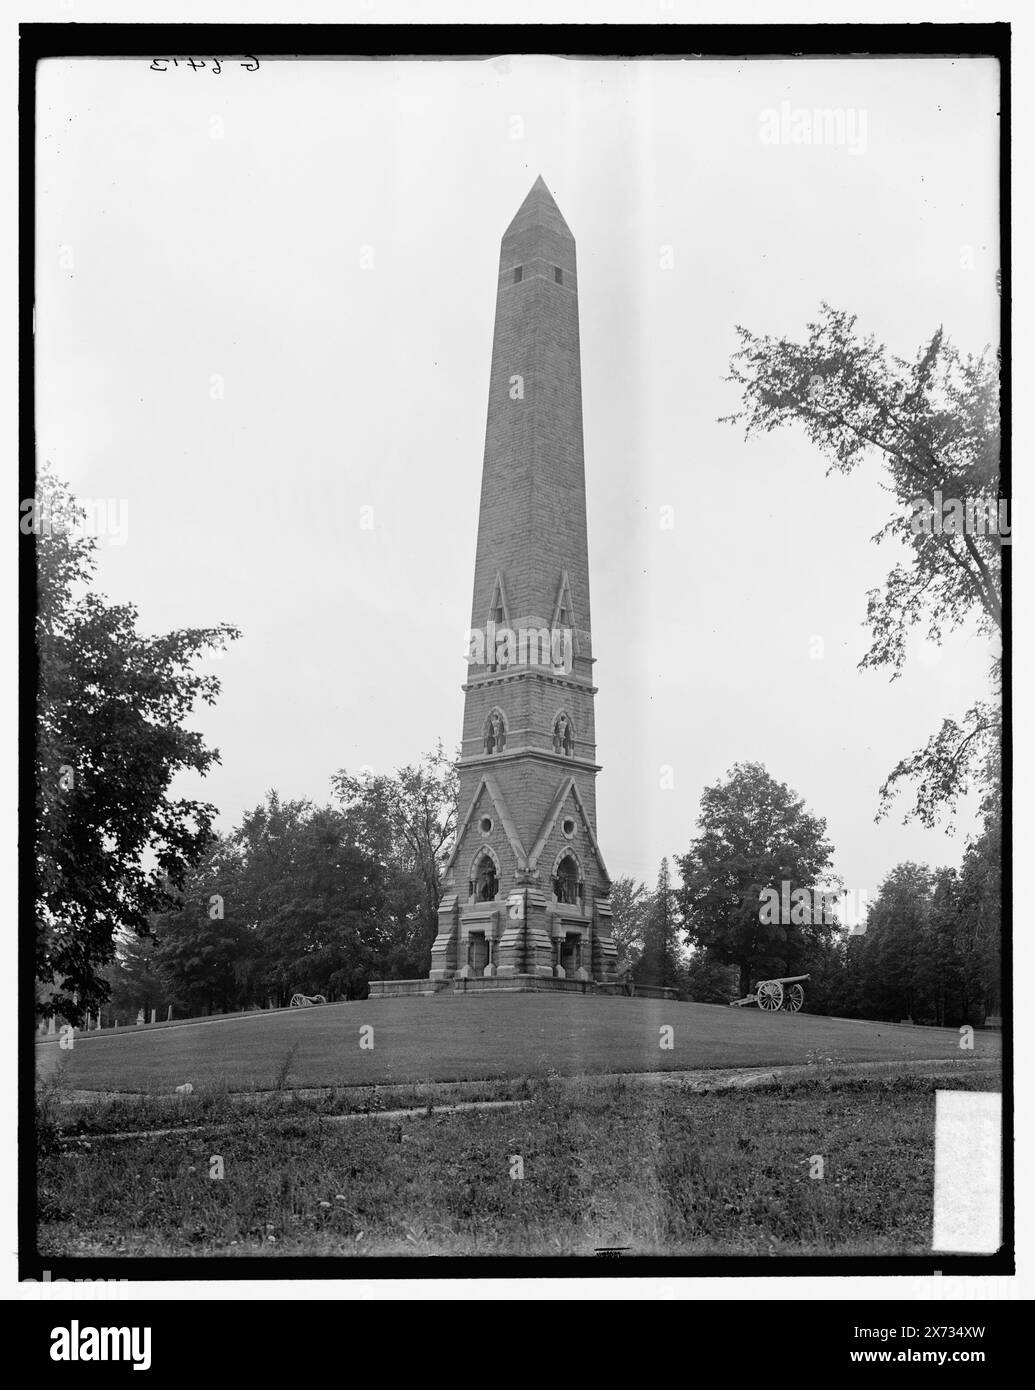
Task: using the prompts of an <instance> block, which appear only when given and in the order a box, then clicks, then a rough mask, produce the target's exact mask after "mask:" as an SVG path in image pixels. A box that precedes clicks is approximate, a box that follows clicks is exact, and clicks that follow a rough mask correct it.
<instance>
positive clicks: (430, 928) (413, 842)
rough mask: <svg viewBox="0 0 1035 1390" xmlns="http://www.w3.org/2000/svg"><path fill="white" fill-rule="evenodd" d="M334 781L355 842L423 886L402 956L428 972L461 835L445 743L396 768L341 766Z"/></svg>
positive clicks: (400, 949)
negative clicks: (446, 876) (361, 770)
mask: <svg viewBox="0 0 1035 1390" xmlns="http://www.w3.org/2000/svg"><path fill="white" fill-rule="evenodd" d="M331 782H332V785H333V787H334V791H335V794H336V796H337V797H338V800H339V802H340V804H341V806H342V809H343V812H344V816H345V824H346V829H347V833H348V835H349V836H350V837H351V839H352V841H353V842H354V843H355V844H356V845H357V847H358V848H359V849H361V850H362V851H363V852H364V853H365V854H368V855H370V856H371V857H372V858H373V859H374V860H376V861H377V862H378V863H379V864H381V865H383V866H385V867H391V868H393V869H394V870H396V871H397V872H398V873H400V874H402V875H405V876H409V877H410V878H411V879H412V880H413V882H414V883H415V884H416V886H417V892H418V894H419V899H420V912H419V917H418V920H417V921H416V922H415V923H414V924H413V931H412V933H411V935H410V938H409V939H408V940H407V941H404V942H401V943H397V945H398V950H397V952H396V956H397V960H398V963H399V964H402V965H405V967H406V968H407V969H408V970H410V971H411V972H412V974H413V975H414V976H423V975H426V974H427V973H428V970H429V969H430V967H431V946H432V943H433V942H434V940H435V935H436V933H437V931H438V906H439V903H440V901H441V899H442V871H443V869H444V867H445V863H446V860H447V859H448V858H449V852H450V849H451V848H452V844H453V836H454V835H455V834H456V819H457V797H458V795H459V778H458V776H457V773H456V767H455V764H454V763H453V762H452V761H451V760H450V759H449V758H447V757H446V754H445V752H444V751H443V748H442V744H441V742H439V744H438V745H437V746H436V748H435V749H434V751H433V752H431V753H426V754H425V755H424V757H423V758H422V759H421V760H420V762H418V763H416V764H411V765H409V766H407V767H403V768H400V769H399V770H398V771H397V772H395V773H394V774H387V773H382V774H379V775H373V776H371V775H367V776H356V775H355V774H353V773H350V772H347V771H345V770H342V771H340V772H338V773H336V774H335V775H334V776H333V777H332V779H331ZM404 896H405V894H404Z"/></svg>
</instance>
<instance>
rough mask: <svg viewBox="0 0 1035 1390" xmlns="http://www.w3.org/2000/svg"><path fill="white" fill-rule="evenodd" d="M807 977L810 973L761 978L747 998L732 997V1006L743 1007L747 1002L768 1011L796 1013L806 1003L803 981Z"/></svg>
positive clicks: (735, 1007) (734, 1007)
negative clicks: (777, 977)
mask: <svg viewBox="0 0 1035 1390" xmlns="http://www.w3.org/2000/svg"><path fill="white" fill-rule="evenodd" d="M807 979H809V976H808V975H782V976H780V978H779V979H777V980H759V982H758V984H757V985H755V992H754V994H749V995H748V996H747V998H746V999H731V1000H730V1008H731V1009H742V1008H743V1007H744V1006H745V1005H746V1004H757V1005H758V1007H759V1008H760V1009H765V1011H766V1013H775V1012H776V1011H777V1009H786V1010H787V1012H788V1013H790V1014H796V1013H797V1012H798V1010H799V1009H800V1008H801V1006H802V1004H804V1003H805V991H804V990H803V989H802V987H801V981H802V980H807Z"/></svg>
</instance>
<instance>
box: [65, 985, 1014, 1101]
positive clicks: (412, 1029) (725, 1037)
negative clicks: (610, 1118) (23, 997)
mask: <svg viewBox="0 0 1035 1390" xmlns="http://www.w3.org/2000/svg"><path fill="white" fill-rule="evenodd" d="M364 1027H369V1028H372V1030H373V1032H372V1038H371V1035H369V1034H368V1035H366V1036H367V1038H368V1040H372V1042H373V1047H372V1048H361V1046H360V1041H361V1029H362V1028H364ZM664 1027H670V1028H671V1029H672V1034H671V1038H672V1047H671V1049H670V1050H669V1049H664V1048H662V1046H661V1045H660V1044H661V1042H662V1033H661V1031H660V1030H661V1029H662V1028H664ZM999 1052H1000V1038H999V1035H998V1034H990V1033H980V1032H979V1033H977V1034H976V1035H975V1037H974V1051H973V1052H961V1049H960V1037H959V1034H958V1033H957V1032H955V1031H954V1030H951V1029H935V1028H914V1027H909V1026H902V1025H898V1024H890V1023H870V1022H866V1021H860V1020H854V1019H836V1018H822V1017H818V1016H814V1015H811V1014H784V1013H777V1014H765V1013H762V1012H760V1011H759V1010H757V1009H751V1008H746V1009H730V1008H725V1007H717V1006H714V1005H708V1004H680V1003H669V1002H665V1001H661V1000H647V999H626V998H608V997H594V996H575V997H572V996H570V995H565V996H559V995H551V994H516V995H496V996H495V997H479V998H456V997H450V996H441V995H440V996H435V997H431V998H408V999H376V1000H366V1001H364V1002H362V1003H350V1004H328V1005H325V1006H322V1007H318V1008H313V1009H298V1010H288V1011H283V1012H277V1013H260V1014H246V1015H236V1016H230V1017H225V1018H213V1019H199V1020H194V1021H187V1022H184V1023H179V1024H177V1023H173V1024H168V1025H158V1026H156V1027H145V1028H132V1029H121V1030H120V1031H119V1032H118V1033H99V1034H87V1035H80V1036H78V1037H76V1039H75V1045H74V1048H73V1049H72V1050H70V1051H66V1050H63V1049H61V1048H60V1047H59V1045H58V1043H57V1042H56V1041H53V1040H51V1041H44V1042H41V1043H40V1044H39V1045H38V1047H37V1059H38V1064H39V1070H40V1074H41V1075H42V1076H44V1077H46V1076H48V1075H50V1074H52V1073H53V1072H54V1071H55V1070H56V1069H57V1067H58V1065H59V1063H60V1069H61V1074H62V1083H63V1085H64V1086H66V1087H72V1088H81V1089H84V1090H98V1091H131V1092H148V1093H154V1092H169V1091H171V1090H172V1089H173V1088H175V1087H176V1086H178V1085H181V1084H183V1083H185V1082H190V1083H191V1084H192V1085H194V1086H201V1087H211V1086H217V1087H225V1088H227V1089H229V1090H253V1089H254V1090H261V1089H266V1088H270V1087H273V1086H274V1085H275V1084H276V1081H277V1079H278V1077H281V1073H282V1071H283V1068H284V1066H285V1062H286V1059H288V1058H289V1057H290V1071H289V1074H288V1075H287V1077H286V1080H287V1082H288V1083H289V1084H290V1085H291V1086H296V1087H303V1086H344V1085H371V1084H379V1085H386V1084H398V1083H402V1082H409V1081H449V1080H455V1079H480V1078H503V1077H514V1076H529V1077H534V1076H546V1075H550V1074H557V1075H573V1074H580V1075H591V1074H594V1073H602V1072H643V1071H659V1070H662V1071H685V1070H695V1069H701V1068H710V1067H723V1068H728V1067H758V1066H773V1065H793V1064H805V1063H812V1062H819V1061H825V1062H832V1063H837V1062H860V1061H867V1062H879V1061H896V1060H899V1061H913V1060H919V1059H924V1058H953V1057H955V1058H961V1057H962V1058H966V1059H980V1058H994V1057H998V1055H999ZM281 1079H284V1078H283V1077H281Z"/></svg>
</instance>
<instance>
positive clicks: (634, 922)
mask: <svg viewBox="0 0 1035 1390" xmlns="http://www.w3.org/2000/svg"><path fill="white" fill-rule="evenodd" d="M650 907H651V896H650V893H649V892H648V891H647V885H646V884H645V883H637V882H636V880H635V879H633V878H630V877H629V876H628V875H627V874H623V875H622V877H621V878H616V879H614V880H613V881H612V883H611V938H612V940H613V941H614V943H615V947H616V949H617V951H618V971H619V973H620V974H621V973H624V972H625V971H626V970H627V969H631V968H632V967H633V966H635V965H636V962H637V961H638V960H639V958H640V953H641V952H642V950H643V933H644V926H645V923H646V919H647V915H648V913H649V912H650Z"/></svg>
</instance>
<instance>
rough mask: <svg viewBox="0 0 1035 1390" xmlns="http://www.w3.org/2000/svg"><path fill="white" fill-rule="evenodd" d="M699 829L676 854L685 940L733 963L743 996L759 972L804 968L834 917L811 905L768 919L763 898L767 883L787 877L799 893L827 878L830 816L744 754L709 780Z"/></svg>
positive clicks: (778, 884) (777, 885)
mask: <svg viewBox="0 0 1035 1390" xmlns="http://www.w3.org/2000/svg"><path fill="white" fill-rule="evenodd" d="M698 828H699V830H700V832H701V833H700V834H699V835H698V836H697V838H696V839H694V840H693V841H692V842H691V844H690V849H689V851H688V853H687V854H685V855H682V856H677V858H676V862H677V864H678V865H679V869H680V872H681V874H682V878H683V886H682V888H681V889H679V890H677V893H676V900H677V902H678V905H679V907H680V909H681V911H682V914H683V921H684V924H685V928H686V940H687V942H688V944H690V945H691V946H693V947H694V948H696V949H697V950H701V951H704V952H705V953H706V954H707V956H708V957H709V958H710V959H711V960H713V961H718V962H720V963H726V964H731V965H736V966H737V967H738V969H739V971H740V991H741V995H742V996H745V995H747V994H748V993H749V991H750V988H751V985H752V983H753V979H757V978H764V977H766V976H772V975H795V974H799V973H801V971H800V970H799V968H798V967H799V966H800V965H801V963H802V961H803V960H804V959H805V958H806V955H807V951H808V948H809V946H810V944H811V943H813V942H816V941H822V940H824V939H829V937H830V936H831V934H832V932H833V929H834V928H833V924H831V923H828V922H825V921H824V920H823V915H824V914H822V913H811V912H810V913H809V920H807V921H794V920H792V921H791V922H789V923H782V922H779V921H776V922H769V921H763V920H762V918H763V916H765V915H766V914H764V913H763V912H762V911H761V910H760V904H761V898H762V893H763V890H765V889H773V890H774V891H775V892H776V893H777V894H780V893H781V890H782V888H783V885H784V884H787V885H788V893H789V894H793V893H794V892H796V891H797V890H798V889H808V890H810V891H811V890H817V889H818V888H820V886H822V885H825V884H826V882H827V881H828V879H829V865H830V859H831V854H832V852H833V851H832V846H831V845H830V844H829V842H828V841H827V839H826V821H825V820H822V819H820V818H818V817H816V816H813V815H812V814H811V813H810V812H809V811H807V810H806V808H805V804H804V802H803V801H802V800H801V799H800V798H799V797H798V796H796V795H795V794H794V793H793V792H791V791H789V790H788V788H787V786H786V785H785V784H784V783H782V782H777V781H775V780H774V779H773V778H772V777H771V776H770V775H769V773H768V772H767V771H766V770H765V768H764V767H763V766H762V765H761V764H760V763H738V764H736V766H734V767H733V768H732V770H731V771H730V773H729V776H728V779H727V780H726V781H725V782H722V781H720V782H717V783H716V784H715V786H713V787H706V788H705V790H704V793H703V794H702V797H701V814H700V816H699V818H698ZM780 915H783V914H780ZM791 915H792V917H798V916H800V914H798V913H792V914H791ZM816 919H818V920H816Z"/></svg>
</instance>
